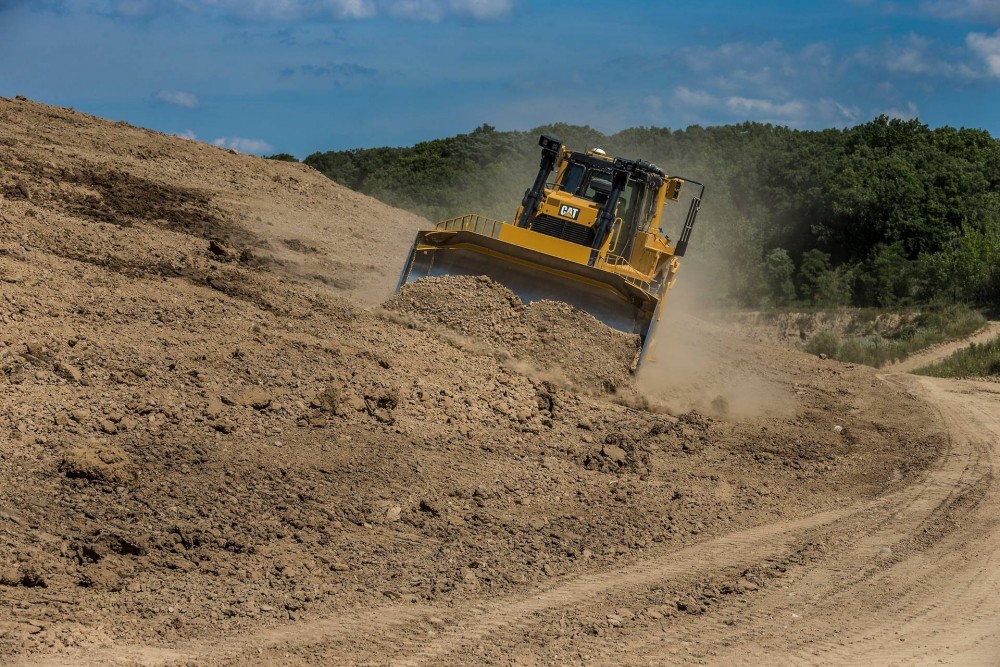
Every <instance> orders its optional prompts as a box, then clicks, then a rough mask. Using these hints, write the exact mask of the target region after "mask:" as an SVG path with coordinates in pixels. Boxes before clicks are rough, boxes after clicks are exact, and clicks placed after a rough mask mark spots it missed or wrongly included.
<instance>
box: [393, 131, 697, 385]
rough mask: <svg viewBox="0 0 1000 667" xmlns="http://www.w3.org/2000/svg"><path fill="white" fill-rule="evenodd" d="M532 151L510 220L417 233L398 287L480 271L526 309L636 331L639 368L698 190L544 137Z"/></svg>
mask: <svg viewBox="0 0 1000 667" xmlns="http://www.w3.org/2000/svg"><path fill="white" fill-rule="evenodd" d="M538 145H539V146H540V147H541V149H542V150H541V152H542V157H541V163H540V165H539V169H538V174H537V175H536V176H535V181H534V183H533V184H532V185H531V187H530V188H528V189H527V190H526V191H525V193H524V197H523V199H522V200H521V205H520V207H519V208H518V209H517V212H516V213H515V214H514V219H513V221H512V222H507V221H499V220H492V219H489V218H486V217H484V216H481V215H478V214H474V213H470V214H467V215H463V216H460V217H457V218H451V219H449V220H444V221H442V222H439V223H437V224H435V225H434V228H433V229H428V230H424V231H420V232H418V233H417V237H416V239H415V240H414V242H413V246H412V248H411V249H410V253H409V256H408V257H407V259H406V263H405V264H404V265H403V271H402V274H401V276H400V279H399V284H398V285H397V288H396V290H397V291H399V289H401V288H402V286H403V285H405V284H406V283H408V282H412V281H414V280H417V279H419V278H423V277H427V276H443V275H456V274H457V275H474V276H480V275H485V276H488V277H490V278H492V279H493V280H495V281H497V282H499V283H501V284H503V285H506V286H507V287H508V288H509V289H511V290H512V291H513V292H514V293H515V294H517V295H518V297H519V298H520V299H521V300H522V301H523V302H524V303H530V302H532V301H538V300H542V299H549V300H554V301H562V302H565V303H569V304H570V305H572V306H575V307H577V308H579V309H581V310H583V311H586V312H588V313H590V314H591V315H593V316H594V317H596V318H597V319H598V320H600V321H602V322H604V323H605V324H607V325H608V326H610V327H613V328H615V329H617V330H619V331H623V332H625V333H631V334H638V335H639V336H640V338H641V341H642V346H641V351H640V354H639V356H638V359H637V360H636V364H635V365H636V366H637V367H638V366H639V365H641V364H642V362H643V360H644V359H645V358H646V357H647V356H648V354H649V351H650V343H651V342H652V340H653V333H654V329H655V327H656V324H657V322H658V321H659V319H660V312H661V310H662V308H663V302H664V299H665V298H666V296H667V293H668V292H669V291H670V289H671V288H672V287H673V285H674V281H675V280H676V276H677V270H678V267H679V266H680V260H679V258H680V257H683V256H684V254H685V252H687V248H688V243H689V241H690V239H691V232H692V229H693V228H694V223H695V218H696V217H697V215H698V210H699V208H700V206H701V200H702V196H703V195H704V191H705V186H704V185H702V184H701V183H698V182H696V181H692V180H689V179H684V178H679V177H674V176H668V175H667V174H666V173H664V171H663V170H662V169H661V168H659V167H657V166H656V165H655V164H652V163H650V162H647V161H644V160H632V159H625V158H619V157H611V156H609V155H607V154H606V153H605V151H603V150H601V149H599V148H595V149H591V150H587V151H585V152H578V151H571V150H568V149H567V148H566V146H565V145H563V143H562V142H561V141H560V140H559V139H556V138H553V137H551V136H547V135H542V136H541V137H540V138H539V140H538ZM553 176H554V178H553ZM695 188H696V189H695ZM682 190H688V191H689V193H688V195H687V196H686V197H685V199H686V200H688V201H689V202H690V203H689V206H688V210H687V217H686V218H685V220H684V223H683V225H682V226H681V229H680V235H679V237H678V239H677V241H676V243H674V244H673V245H671V240H670V239H669V237H668V236H667V235H666V232H665V231H664V230H663V225H664V224H666V220H665V218H664V207H665V206H666V205H667V204H668V203H677V202H679V201H682Z"/></svg>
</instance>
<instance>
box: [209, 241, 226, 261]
mask: <svg viewBox="0 0 1000 667" xmlns="http://www.w3.org/2000/svg"><path fill="white" fill-rule="evenodd" d="M208 251H209V252H210V253H212V254H213V255H215V256H216V257H226V256H228V255H229V248H227V247H226V246H224V245H222V242H221V241H218V240H216V239H212V240H210V241H209V242H208Z"/></svg>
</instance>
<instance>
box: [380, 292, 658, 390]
mask: <svg viewBox="0 0 1000 667" xmlns="http://www.w3.org/2000/svg"><path fill="white" fill-rule="evenodd" d="M383 307H384V308H385V309H386V310H388V311H390V312H394V313H406V314H412V315H414V316H415V318H416V323H418V324H422V325H424V326H427V325H441V326H444V327H447V328H448V329H450V330H452V331H454V332H456V333H458V334H460V335H461V337H462V339H463V340H462V341H461V342H462V344H464V345H465V346H466V347H467V348H468V349H469V350H476V349H477V348H478V349H481V350H483V351H484V352H487V353H489V352H493V353H496V354H499V355H500V358H501V359H515V360H517V361H518V362H520V366H519V367H520V368H521V370H524V371H525V372H533V373H535V374H539V375H541V376H543V377H549V378H553V379H555V380H556V381H558V382H560V383H561V384H563V385H565V386H568V387H576V388H579V389H597V390H600V391H603V392H606V393H611V394H613V393H616V392H618V391H622V390H630V389H631V386H632V374H631V368H632V366H633V364H634V363H635V361H636V358H637V355H638V354H639V349H640V341H639V337H638V336H635V335H631V334H624V333H621V332H619V331H615V330H614V329H611V328H610V327H608V326H606V325H604V324H603V323H601V322H599V321H598V320H596V319H595V318H594V317H593V316H591V315H590V314H588V313H585V312H583V311H581V310H579V309H577V308H574V307H572V306H570V305H568V304H565V303H560V302H556V301H535V302H532V303H530V304H524V303H522V302H521V300H520V299H519V298H518V297H517V295H516V294H514V293H513V292H512V291H510V290H509V289H507V288H506V287H504V286H503V285H501V284H499V283H497V282H495V281H493V280H491V279H490V278H488V277H486V276H444V277H440V278H421V279H420V280H417V281H415V282H412V283H410V284H408V285H404V286H403V288H402V289H401V290H400V293H399V294H397V295H396V296H394V297H393V298H392V299H390V300H389V301H387V302H386V303H385V304H383Z"/></svg>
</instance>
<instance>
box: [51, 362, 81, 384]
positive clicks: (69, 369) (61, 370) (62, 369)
mask: <svg viewBox="0 0 1000 667" xmlns="http://www.w3.org/2000/svg"><path fill="white" fill-rule="evenodd" d="M56 373H58V374H59V375H61V376H62V377H64V378H66V379H67V380H70V381H72V382H79V381H80V380H81V379H83V371H81V370H80V369H79V368H77V367H76V366H73V365H71V364H66V363H63V362H59V363H58V364H56Z"/></svg>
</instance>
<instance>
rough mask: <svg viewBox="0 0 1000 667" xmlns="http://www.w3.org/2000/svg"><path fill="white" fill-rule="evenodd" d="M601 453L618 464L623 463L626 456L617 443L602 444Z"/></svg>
mask: <svg viewBox="0 0 1000 667" xmlns="http://www.w3.org/2000/svg"><path fill="white" fill-rule="evenodd" d="M601 454H603V455H604V456H606V457H608V458H609V459H611V460H612V461H614V462H615V463H617V464H619V465H621V464H623V463H625V459H626V458H627V454H626V453H625V450H624V449H622V448H621V447H618V446H617V445H604V446H603V447H602V448H601Z"/></svg>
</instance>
